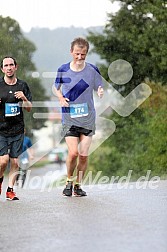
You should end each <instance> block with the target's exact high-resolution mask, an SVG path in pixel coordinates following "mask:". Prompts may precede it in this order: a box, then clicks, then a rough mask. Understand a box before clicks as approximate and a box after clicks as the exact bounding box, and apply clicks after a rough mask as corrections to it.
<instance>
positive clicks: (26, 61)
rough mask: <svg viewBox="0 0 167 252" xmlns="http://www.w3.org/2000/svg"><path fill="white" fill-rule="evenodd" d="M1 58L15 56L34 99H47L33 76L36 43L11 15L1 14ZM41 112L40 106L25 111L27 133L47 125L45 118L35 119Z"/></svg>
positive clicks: (37, 80)
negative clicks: (35, 114) (4, 16)
mask: <svg viewBox="0 0 167 252" xmlns="http://www.w3.org/2000/svg"><path fill="white" fill-rule="evenodd" d="M0 45H1V46H0V58H1V59H2V58H3V57H4V56H7V55H9V56H13V57H14V58H16V60H17V63H18V65H19V68H18V73H17V75H18V77H19V78H20V79H23V80H25V81H27V83H28V85H29V87H30V89H31V92H32V96H33V101H45V100H46V99H47V98H48V97H47V96H46V95H45V90H44V88H43V87H42V85H41V84H40V80H39V79H38V78H32V76H31V74H32V72H34V71H36V67H35V65H34V63H33V62H32V55H33V53H34V52H35V50H36V48H35V45H34V44H33V43H32V42H30V41H29V40H27V39H26V38H25V37H24V36H23V34H22V32H21V30H20V26H19V24H18V23H17V21H15V20H13V19H11V18H10V17H6V18H3V17H2V16H0ZM36 111H38V112H39V109H38V108H33V109H32V112H30V113H25V114H24V116H25V124H26V129H27V134H29V135H30V132H31V129H40V128H41V127H43V126H44V125H45V119H43V120H39V119H38V120H36V119H33V113H35V112H36ZM40 112H47V108H40Z"/></svg>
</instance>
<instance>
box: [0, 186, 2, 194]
mask: <svg viewBox="0 0 167 252" xmlns="http://www.w3.org/2000/svg"><path fill="white" fill-rule="evenodd" d="M1 193H2V183H0V195H1Z"/></svg>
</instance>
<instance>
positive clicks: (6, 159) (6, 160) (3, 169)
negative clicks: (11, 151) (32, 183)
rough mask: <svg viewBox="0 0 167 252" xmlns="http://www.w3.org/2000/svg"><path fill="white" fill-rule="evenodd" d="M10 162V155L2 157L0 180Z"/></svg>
mask: <svg viewBox="0 0 167 252" xmlns="http://www.w3.org/2000/svg"><path fill="white" fill-rule="evenodd" d="M8 162H9V155H4V156H0V178H2V177H3V174H4V172H5V170H6V167H7V164H8Z"/></svg>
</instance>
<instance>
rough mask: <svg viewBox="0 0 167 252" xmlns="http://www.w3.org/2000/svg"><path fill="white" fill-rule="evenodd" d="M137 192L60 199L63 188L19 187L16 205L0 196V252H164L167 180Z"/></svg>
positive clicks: (102, 189) (98, 190)
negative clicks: (155, 186) (153, 187)
mask: <svg viewBox="0 0 167 252" xmlns="http://www.w3.org/2000/svg"><path fill="white" fill-rule="evenodd" d="M37 173H38V171H37V170H34V173H32V174H31V176H33V175H35V174H37ZM5 183H6V181H5ZM5 183H4V186H3V189H4V191H5V186H6V184H5ZM136 187H137V186H136V184H135V183H131V186H129V187H128V188H127V189H125V188H124V189H120V187H119V185H118V184H114V185H112V186H111V185H103V186H102V185H101V186H99V185H96V186H84V189H85V190H86V191H87V194H88V196H87V197H83V198H77V197H71V198H66V197H63V196H62V195H61V193H62V189H63V187H59V188H52V190H50V191H48V190H47V189H43V190H41V189H40V188H38V189H32V188H28V187H27V189H21V188H18V189H17V194H18V196H19V198H20V200H19V201H15V202H13V201H6V200H5V196H4V194H5V192H4V191H3V195H2V196H1V198H0V251H1V252H6V251H7V252H36V251H38V252H56V251H57V252H64V251H68V252H92V251H95V252H111V251H113V252H149V251H151V252H167V181H160V182H159V183H158V187H157V189H150V188H149V184H148V186H147V188H146V189H137V188H136Z"/></svg>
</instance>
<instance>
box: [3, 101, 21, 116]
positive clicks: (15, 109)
mask: <svg viewBox="0 0 167 252" xmlns="http://www.w3.org/2000/svg"><path fill="white" fill-rule="evenodd" d="M19 114H20V106H19V104H18V103H5V116H16V115H19Z"/></svg>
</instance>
